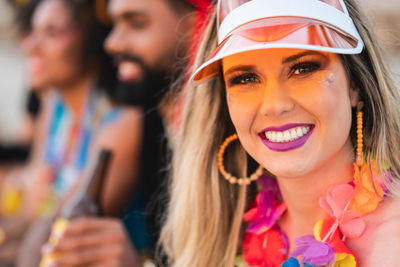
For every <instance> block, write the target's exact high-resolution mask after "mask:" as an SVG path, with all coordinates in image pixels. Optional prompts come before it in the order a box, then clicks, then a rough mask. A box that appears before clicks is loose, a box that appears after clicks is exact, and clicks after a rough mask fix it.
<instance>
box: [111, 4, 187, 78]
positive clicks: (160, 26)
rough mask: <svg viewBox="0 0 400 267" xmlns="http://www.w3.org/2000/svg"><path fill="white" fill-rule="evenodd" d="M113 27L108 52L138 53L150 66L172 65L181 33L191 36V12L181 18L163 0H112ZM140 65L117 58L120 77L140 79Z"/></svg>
mask: <svg viewBox="0 0 400 267" xmlns="http://www.w3.org/2000/svg"><path fill="white" fill-rule="evenodd" d="M108 10H109V14H110V16H111V18H112V20H113V22H114V27H113V30H112V32H111V33H110V35H109V36H108V38H107V40H106V42H105V48H106V50H107V52H108V53H110V54H111V55H119V54H129V55H131V56H135V57H138V58H140V59H141V60H142V62H143V63H144V64H145V65H146V66H147V67H148V68H149V69H167V70H168V69H170V68H171V67H172V68H173V67H174V63H175V62H176V57H177V56H179V55H180V54H179V52H182V51H185V49H183V48H184V41H183V40H184V38H183V37H184V36H186V37H188V36H190V33H191V29H192V20H193V17H194V16H193V15H186V16H185V17H184V18H182V16H181V15H180V14H177V12H176V11H174V10H173V9H172V8H171V5H170V4H169V3H168V1H165V0H147V1H130V0H112V1H110V2H109V5H108ZM143 72H144V70H143V69H142V67H141V66H140V65H139V64H137V63H135V62H130V61H121V62H118V76H119V79H120V80H121V81H125V82H132V81H136V82H137V81H140V80H141V79H142V78H143V75H144V73H143Z"/></svg>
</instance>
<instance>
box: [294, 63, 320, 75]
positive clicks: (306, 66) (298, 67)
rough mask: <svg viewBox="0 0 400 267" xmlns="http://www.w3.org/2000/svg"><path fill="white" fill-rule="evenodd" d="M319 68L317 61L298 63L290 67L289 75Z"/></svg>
mask: <svg viewBox="0 0 400 267" xmlns="http://www.w3.org/2000/svg"><path fill="white" fill-rule="evenodd" d="M320 68H321V65H320V64H319V63H317V62H307V63H298V64H295V65H294V66H293V67H291V68H290V72H289V76H292V75H304V74H308V73H312V72H314V71H316V70H318V69H320Z"/></svg>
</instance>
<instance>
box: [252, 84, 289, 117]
mask: <svg viewBox="0 0 400 267" xmlns="http://www.w3.org/2000/svg"><path fill="white" fill-rule="evenodd" d="M294 107H295V102H294V100H293V99H292V98H291V96H290V94H289V92H287V90H285V88H284V87H283V86H282V85H280V84H279V81H277V80H276V79H269V80H268V81H267V85H266V86H265V89H264V95H263V99H262V103H261V106H260V113H261V115H263V116H271V117H278V116H282V115H284V114H286V113H289V112H290V111H292V110H293V109H294Z"/></svg>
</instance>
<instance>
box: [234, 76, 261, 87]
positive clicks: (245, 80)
mask: <svg viewBox="0 0 400 267" xmlns="http://www.w3.org/2000/svg"><path fill="white" fill-rule="evenodd" d="M258 82H260V79H259V78H258V76H257V75H256V74H253V73H246V74H240V75H238V76H235V77H232V78H230V79H229V81H228V85H230V86H234V85H244V84H251V83H258Z"/></svg>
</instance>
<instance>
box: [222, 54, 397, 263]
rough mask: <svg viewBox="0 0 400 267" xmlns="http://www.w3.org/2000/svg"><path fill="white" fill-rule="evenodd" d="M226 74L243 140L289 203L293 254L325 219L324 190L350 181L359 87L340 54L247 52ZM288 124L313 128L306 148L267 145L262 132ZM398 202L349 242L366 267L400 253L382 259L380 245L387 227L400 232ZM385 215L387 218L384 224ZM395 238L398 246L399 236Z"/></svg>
mask: <svg viewBox="0 0 400 267" xmlns="http://www.w3.org/2000/svg"><path fill="white" fill-rule="evenodd" d="M223 74H224V81H225V85H226V98H227V104H228V109H229V113H230V117H231V119H232V122H233V124H234V126H235V129H236V131H237V133H238V136H239V139H240V142H241V144H242V145H243V147H244V148H245V150H246V151H247V152H248V153H249V154H250V155H251V156H252V157H253V158H254V159H255V160H256V161H257V162H259V163H260V164H261V165H262V166H263V167H265V169H267V170H268V171H270V172H271V173H272V174H274V175H275V176H276V178H277V180H278V183H279V186H280V189H281V192H282V195H283V199H285V203H286V204H287V207H288V208H287V212H286V213H285V214H284V215H283V216H282V218H281V219H280V220H279V222H278V224H279V226H280V227H281V229H282V230H283V231H284V232H285V233H286V234H287V235H288V238H289V244H290V245H289V250H290V251H293V249H294V248H295V244H294V239H295V238H297V237H300V236H303V235H309V234H312V233H313V226H314V225H315V223H316V222H317V221H318V220H320V219H324V218H326V214H325V212H324V211H323V210H322V209H321V208H320V207H319V205H318V199H319V197H321V196H322V195H323V192H326V191H327V188H328V187H329V186H330V185H332V184H340V183H347V182H349V181H351V180H352V177H353V169H352V168H353V167H352V163H353V161H354V150H353V147H352V144H351V141H350V136H349V133H350V127H351V116H352V115H351V108H354V107H355V106H356V105H357V102H358V92H357V91H358V90H357V88H351V87H350V84H351V83H350V81H349V80H348V78H347V76H346V72H345V70H344V67H343V65H342V63H341V60H340V58H339V56H338V55H336V54H331V53H324V52H312V51H307V50H298V49H270V50H260V51H251V52H245V53H242V54H238V55H234V56H231V57H227V58H225V59H224V60H223ZM290 123H301V124H311V125H313V127H314V129H313V131H312V134H311V135H310V137H309V138H308V139H307V141H306V142H305V144H304V145H302V146H300V147H298V148H295V149H291V150H289V151H284V152H278V151H274V150H271V149H270V148H268V147H267V146H266V145H265V144H264V143H263V142H262V140H261V138H260V136H259V134H260V132H261V133H262V132H263V129H266V128H268V127H273V126H282V125H286V124H290ZM394 203H397V204H394ZM398 203H399V201H398V200H386V201H384V203H383V204H381V206H380V207H379V208H378V210H377V211H375V212H373V213H371V214H368V215H366V216H365V220H366V221H367V227H369V228H367V229H368V230H367V231H366V232H365V234H364V235H363V236H362V237H361V238H360V239H354V240H351V241H348V244H349V246H350V248H352V249H354V251H355V252H356V253H357V254H361V255H362V258H361V262H362V263H363V265H362V266H376V263H377V262H378V261H377V259H379V260H380V261H381V263H382V261H384V262H387V264H386V265H384V266H391V265H390V264H394V263H395V262H396V261H395V259H394V258H397V257H398V256H395V255H393V254H391V255H390V257H392V258H390V257H383V255H385V254H383V252H384V251H383V250H382V248H380V246H377V244H381V245H382V244H383V243H384V242H383V240H387V238H388V236H387V235H383V234H382V232H388V229H389V228H392V229H394V232H396V233H398V232H399V231H400V223H399V214H400V212H399V211H397V210H398V209H396V208H395V207H396V205H399V204H398ZM381 218H390V219H387V220H386V221H383V222H382V221H380V219H381ZM368 225H369V226H368ZM393 226H394V227H393ZM365 240H368V241H369V242H365ZM390 243H391V244H392V245H395V248H399V247H400V246H399V244H400V240H399V238H397V239H394V240H393V239H392V240H391V241H390ZM385 247H387V245H385ZM390 249H391V248H390ZM371 254H373V255H375V256H374V257H371ZM397 262H398V259H397ZM382 266H383V265H382Z"/></svg>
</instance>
